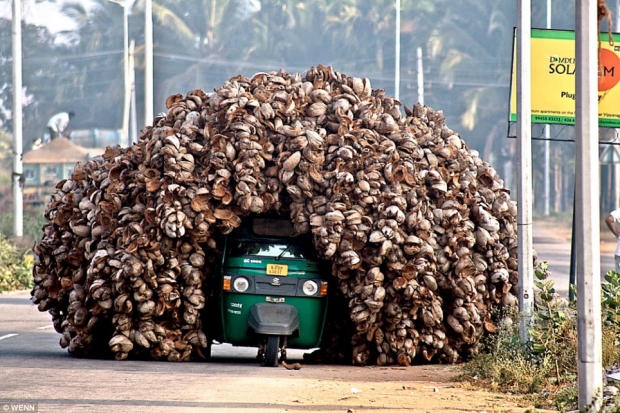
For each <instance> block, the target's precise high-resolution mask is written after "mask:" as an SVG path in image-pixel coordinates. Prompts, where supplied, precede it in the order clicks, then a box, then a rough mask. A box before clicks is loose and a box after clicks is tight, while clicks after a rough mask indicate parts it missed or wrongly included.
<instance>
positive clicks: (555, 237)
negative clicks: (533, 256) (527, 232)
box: [532, 221, 616, 296]
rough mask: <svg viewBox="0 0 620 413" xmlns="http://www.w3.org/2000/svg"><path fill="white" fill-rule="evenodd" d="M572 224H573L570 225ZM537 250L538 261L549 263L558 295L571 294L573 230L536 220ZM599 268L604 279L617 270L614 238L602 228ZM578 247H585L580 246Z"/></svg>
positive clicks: (535, 245) (534, 231)
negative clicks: (610, 272)
mask: <svg viewBox="0 0 620 413" xmlns="http://www.w3.org/2000/svg"><path fill="white" fill-rule="evenodd" d="M568 225H570V223H569V224H568ZM532 227H533V228H532V230H533V231H532V232H533V241H534V249H535V250H536V253H537V255H538V260H539V261H541V262H542V261H547V263H548V264H549V271H550V274H551V279H552V280H554V281H555V287H556V290H557V291H558V293H560V294H562V295H564V296H567V295H568V283H569V270H570V250H571V228H570V226H562V225H559V224H558V223H557V222H551V221H547V222H545V221H534V223H533V226H532ZM600 238H601V240H600V241H601V242H600V250H601V255H600V266H601V280H603V278H602V277H603V275H605V273H606V272H607V271H609V270H613V269H614V248H615V246H616V244H615V240H614V237H613V235H612V234H611V233H610V232H609V231H606V230H605V229H601V237H600ZM576 248H583V246H581V245H577V246H576Z"/></svg>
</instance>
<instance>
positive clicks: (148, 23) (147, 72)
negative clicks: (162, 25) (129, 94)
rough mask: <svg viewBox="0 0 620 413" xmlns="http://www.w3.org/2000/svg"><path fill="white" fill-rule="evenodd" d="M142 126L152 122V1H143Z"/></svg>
mask: <svg viewBox="0 0 620 413" xmlns="http://www.w3.org/2000/svg"><path fill="white" fill-rule="evenodd" d="M144 105H145V106H144V126H147V125H150V124H151V123H153V1H152V0H146V1H145V2H144Z"/></svg>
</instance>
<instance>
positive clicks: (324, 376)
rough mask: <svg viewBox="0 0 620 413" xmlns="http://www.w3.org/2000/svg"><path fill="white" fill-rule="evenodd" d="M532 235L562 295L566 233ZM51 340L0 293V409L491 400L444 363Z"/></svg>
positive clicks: (33, 312)
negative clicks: (175, 354)
mask: <svg viewBox="0 0 620 413" xmlns="http://www.w3.org/2000/svg"><path fill="white" fill-rule="evenodd" d="M533 235H534V248H535V249H536V251H537V254H538V259H539V261H547V262H548V263H549V267H550V271H551V277H552V279H553V280H554V281H555V282H556V288H557V289H558V291H559V292H560V293H561V294H567V292H568V277H569V276H568V272H569V266H570V229H568V230H567V229H566V228H563V227H558V226H557V224H552V223H548V222H542V223H535V224H534V226H533ZM601 237H602V241H601V251H602V253H601V259H600V262H601V276H602V275H603V274H604V273H605V272H607V271H608V270H609V269H612V268H613V265H614V262H613V248H614V247H615V243H614V242H613V237H610V236H609V234H605V233H602V235H601ZM59 338H60V335H59V334H58V333H56V331H55V330H54V329H53V328H52V324H51V317H50V315H49V314H47V313H41V312H39V311H38V310H37V308H36V306H34V305H33V304H31V303H30V301H29V294H28V293H27V292H18V293H9V294H0V413H2V412H4V411H38V412H63V413H64V412H106V413H107V412H282V411H314V412H332V411H333V412H347V411H352V412H355V413H357V412H364V411H367V412H374V411H386V412H400V411H403V412H404V411H407V412H417V411H419V412H428V411H431V412H435V411H447V412H450V411H454V412H457V411H458V412H466V411H471V412H480V411H483V410H486V411H491V410H493V409H495V406H498V405H499V404H500V403H501V402H500V401H499V399H498V398H497V397H498V396H497V395H492V394H485V395H482V396H481V395H479V394H474V396H467V394H465V395H464V393H467V392H463V391H461V392H460V393H459V389H456V388H455V386H454V385H453V383H452V382H451V381H450V378H451V377H452V376H453V375H454V374H455V373H454V372H455V370H454V368H453V367H450V366H415V367H409V368H402V367H388V368H386V367H383V368H380V367H366V368H362V367H352V366H308V365H304V366H303V368H302V369H301V370H285V369H284V368H283V367H280V368H266V367H260V366H259V364H258V362H257V361H256V359H255V356H256V349H253V348H233V347H231V346H229V345H219V346H214V349H213V359H212V362H210V363H201V362H193V363H167V362H153V361H131V360H129V361H128V360H125V361H122V362H117V361H113V360H98V359H83V358H77V357H74V356H71V355H69V354H68V353H67V351H66V350H64V349H62V348H61V347H60V346H59V344H58V342H59ZM303 353H304V352H303V351H300V350H289V351H288V356H289V360H290V361H291V362H296V361H299V362H302V356H303ZM437 392H441V396H442V397H438V396H437V394H436V393H437ZM463 397H465V398H463ZM468 397H469V398H468ZM32 408H36V410H32ZM20 409H21V410H20ZM502 411H508V408H503V409H502Z"/></svg>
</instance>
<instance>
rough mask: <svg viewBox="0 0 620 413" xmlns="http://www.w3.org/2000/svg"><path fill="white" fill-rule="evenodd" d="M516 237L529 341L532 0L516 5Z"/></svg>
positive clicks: (522, 332)
mask: <svg viewBox="0 0 620 413" xmlns="http://www.w3.org/2000/svg"><path fill="white" fill-rule="evenodd" d="M517 7H518V11H517V207H518V210H517V237H518V244H519V245H518V247H517V254H518V265H519V297H518V298H519V312H520V313H521V319H520V321H519V337H520V338H521V341H522V342H523V343H525V342H528V341H529V340H530V333H529V331H528V330H529V325H530V319H531V315H532V304H533V301H534V297H533V286H534V255H533V244H532V100H531V96H532V65H531V41H530V37H531V32H532V22H531V10H532V4H531V0H518V2H517Z"/></svg>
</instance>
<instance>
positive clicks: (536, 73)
mask: <svg viewBox="0 0 620 413" xmlns="http://www.w3.org/2000/svg"><path fill="white" fill-rule="evenodd" d="M516 36H517V33H516V30H515V37H514V41H513V59H512V60H513V62H512V80H511V86H510V121H511V122H516V121H517V75H516V70H517V55H516ZM612 36H613V43H614V45H610V44H609V35H608V34H607V33H601V34H600V40H601V47H602V50H600V52H599V67H600V69H599V77H598V101H599V106H598V113H599V126H601V127H611V128H620V84H619V82H618V81H619V80H620V34H618V33H614V34H612ZM531 41H532V44H531V49H532V123H549V124H561V125H574V124H575V67H576V64H575V63H576V62H575V32H573V31H566V30H543V29H532V40H531Z"/></svg>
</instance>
